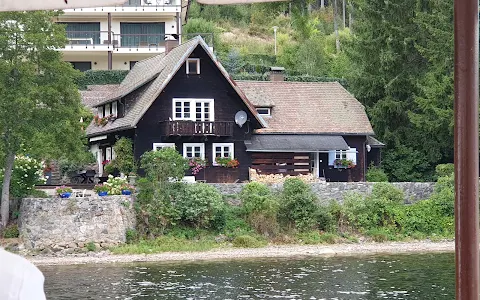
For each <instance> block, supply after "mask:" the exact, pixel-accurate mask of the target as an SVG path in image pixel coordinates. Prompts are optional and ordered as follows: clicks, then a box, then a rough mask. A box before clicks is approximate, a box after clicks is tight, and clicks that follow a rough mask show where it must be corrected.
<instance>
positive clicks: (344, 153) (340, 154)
mask: <svg viewBox="0 0 480 300" xmlns="http://www.w3.org/2000/svg"><path fill="white" fill-rule="evenodd" d="M336 159H349V160H351V161H352V162H353V164H355V165H356V164H357V148H350V149H348V150H331V151H328V165H329V166H333V165H334V164H335V160H336Z"/></svg>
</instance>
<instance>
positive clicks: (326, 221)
mask: <svg viewBox="0 0 480 300" xmlns="http://www.w3.org/2000/svg"><path fill="white" fill-rule="evenodd" d="M315 219H316V220H317V226H318V229H320V230H323V231H333V230H335V229H336V228H335V219H334V217H333V216H332V214H331V213H330V212H329V211H328V208H327V207H324V206H319V207H318V208H317V211H316V216H315Z"/></svg>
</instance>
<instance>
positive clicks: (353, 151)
mask: <svg viewBox="0 0 480 300" xmlns="http://www.w3.org/2000/svg"><path fill="white" fill-rule="evenodd" d="M347 159H349V160H351V161H353V163H354V164H357V148H350V149H349V150H347Z"/></svg>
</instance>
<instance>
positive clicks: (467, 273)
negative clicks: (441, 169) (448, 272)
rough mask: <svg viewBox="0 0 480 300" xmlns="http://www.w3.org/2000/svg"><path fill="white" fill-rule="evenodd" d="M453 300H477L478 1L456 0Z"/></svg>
mask: <svg viewBox="0 0 480 300" xmlns="http://www.w3.org/2000/svg"><path fill="white" fill-rule="evenodd" d="M454 3H455V4H454V7H455V10H454V11H455V13H454V15H455V16H454V22H455V105H454V114H455V129H454V132H455V273H456V299H457V300H478V299H479V283H478V281H479V257H478V254H479V253H478V241H479V240H478V175H479V174H478V161H479V160H478V154H479V153H478V0H455V2H454Z"/></svg>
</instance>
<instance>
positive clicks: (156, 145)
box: [153, 143, 175, 151]
mask: <svg viewBox="0 0 480 300" xmlns="http://www.w3.org/2000/svg"><path fill="white" fill-rule="evenodd" d="M168 147H171V148H175V143H153V151H158V150H161V149H163V148H168Z"/></svg>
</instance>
